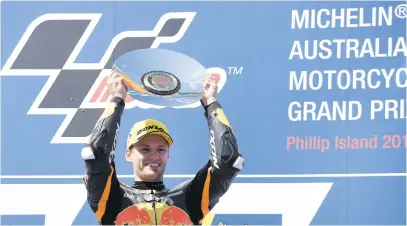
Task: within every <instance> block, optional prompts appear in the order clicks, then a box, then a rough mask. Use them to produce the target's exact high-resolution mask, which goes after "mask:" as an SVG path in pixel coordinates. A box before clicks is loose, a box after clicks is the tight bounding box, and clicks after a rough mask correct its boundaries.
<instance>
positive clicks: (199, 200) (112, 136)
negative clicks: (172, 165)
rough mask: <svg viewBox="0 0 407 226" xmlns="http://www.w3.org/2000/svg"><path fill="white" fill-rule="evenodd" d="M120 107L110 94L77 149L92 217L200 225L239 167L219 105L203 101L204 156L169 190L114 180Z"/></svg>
mask: <svg viewBox="0 0 407 226" xmlns="http://www.w3.org/2000/svg"><path fill="white" fill-rule="evenodd" d="M124 106H125V103H124V101H123V99H121V98H118V97H114V98H112V100H111V101H110V105H109V106H108V107H106V109H105V112H104V113H103V115H102V116H101V118H100V119H99V120H98V122H97V124H96V126H95V128H94V129H93V131H92V134H91V138H90V142H89V144H87V145H86V146H85V147H84V148H83V150H82V158H83V159H84V161H85V165H86V175H85V177H84V183H85V185H86V189H87V192H88V195H87V200H88V203H89V205H90V207H91V209H92V211H93V212H94V213H95V215H96V218H97V221H98V222H99V223H100V224H110V225H112V224H116V225H145V224H148V225H162V224H164V225H179V224H182V225H192V224H195V225H196V224H201V223H202V219H203V218H204V217H205V216H206V215H207V214H208V213H209V211H210V210H211V209H212V208H213V207H214V206H215V205H216V204H217V203H218V201H219V198H220V197H221V196H222V195H224V194H225V193H226V191H227V190H228V189H229V187H230V185H231V183H232V181H233V179H234V178H235V177H236V175H237V174H238V172H239V171H240V170H241V169H242V168H243V161H244V159H243V158H242V157H241V154H240V153H239V150H238V145H237V142H236V138H235V136H234V134H233V131H232V129H231V127H230V125H229V122H228V120H227V118H226V116H225V115H224V113H223V110H222V108H221V106H220V104H219V103H218V102H215V103H212V104H210V105H209V106H205V117H206V119H207V122H208V126H209V133H210V142H209V147H210V148H209V150H210V151H209V156H210V160H209V161H208V162H207V163H206V164H205V166H204V167H203V168H202V169H201V170H199V172H198V173H197V174H196V175H195V177H194V178H192V179H190V180H187V181H185V182H184V183H181V184H179V185H177V186H175V187H174V188H172V189H166V188H160V189H158V188H157V189H153V188H151V189H148V188H146V189H143V188H137V187H135V186H133V187H131V186H128V185H125V184H123V183H122V182H120V181H119V180H118V178H117V175H116V170H115V163H114V151H115V147H116V142H117V137H118V132H119V128H120V121H121V116H122V113H123V110H124Z"/></svg>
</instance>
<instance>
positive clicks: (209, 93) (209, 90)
mask: <svg viewBox="0 0 407 226" xmlns="http://www.w3.org/2000/svg"><path fill="white" fill-rule="evenodd" d="M204 89H205V92H204V94H203V97H202V102H203V103H204V105H205V106H207V105H209V104H211V103H213V102H216V95H217V94H218V84H217V81H216V80H215V79H214V78H212V77H209V78H208V79H207V80H206V82H205V84H204Z"/></svg>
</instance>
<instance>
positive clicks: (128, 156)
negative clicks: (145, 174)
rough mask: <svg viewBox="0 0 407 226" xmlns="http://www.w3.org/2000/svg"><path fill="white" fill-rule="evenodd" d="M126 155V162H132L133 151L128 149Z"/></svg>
mask: <svg viewBox="0 0 407 226" xmlns="http://www.w3.org/2000/svg"><path fill="white" fill-rule="evenodd" d="M125 155H126V161H128V162H132V161H131V150H130V149H126V151H125Z"/></svg>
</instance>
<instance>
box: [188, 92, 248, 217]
mask: <svg viewBox="0 0 407 226" xmlns="http://www.w3.org/2000/svg"><path fill="white" fill-rule="evenodd" d="M216 88H217V87H216V86H214V89H215V90H216ZM210 89H211V88H209V92H210ZM202 104H203V106H204V108H205V117H206V119H207V122H208V127H209V134H210V139H209V146H210V151H209V156H210V160H209V161H208V162H207V164H206V165H205V166H204V167H203V168H202V169H201V170H200V171H199V172H198V173H197V174H196V176H195V177H194V178H193V179H192V180H191V181H190V183H189V185H188V186H187V188H186V189H187V190H186V191H187V192H186V193H187V207H188V211H189V212H190V213H191V215H192V218H193V219H191V220H192V221H193V222H194V224H199V223H201V220H202V219H203V218H204V217H205V216H206V215H207V214H208V213H209V211H210V210H211V209H212V208H213V207H214V206H215V205H216V204H217V203H218V202H219V199H220V198H221V197H222V196H223V195H224V194H225V193H226V192H227V190H228V189H229V187H230V185H231V184H232V182H233V179H234V178H235V177H236V175H237V174H238V173H239V171H241V170H242V169H243V162H244V159H243V158H242V155H241V154H240V153H239V148H238V144H237V140H236V137H235V135H234V133H233V130H232V128H231V125H230V123H229V121H228V119H227V117H226V115H225V114H224V112H223V109H222V107H221V105H220V104H219V103H218V102H217V101H216V98H215V97H213V98H212V97H211V96H209V98H204V99H203V101H202Z"/></svg>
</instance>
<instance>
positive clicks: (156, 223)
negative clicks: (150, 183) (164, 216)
mask: <svg viewBox="0 0 407 226" xmlns="http://www.w3.org/2000/svg"><path fill="white" fill-rule="evenodd" d="M151 195H152V196H153V209H154V220H155V225H158V221H157V212H156V209H155V198H156V197H155V194H154V191H153V190H151Z"/></svg>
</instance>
